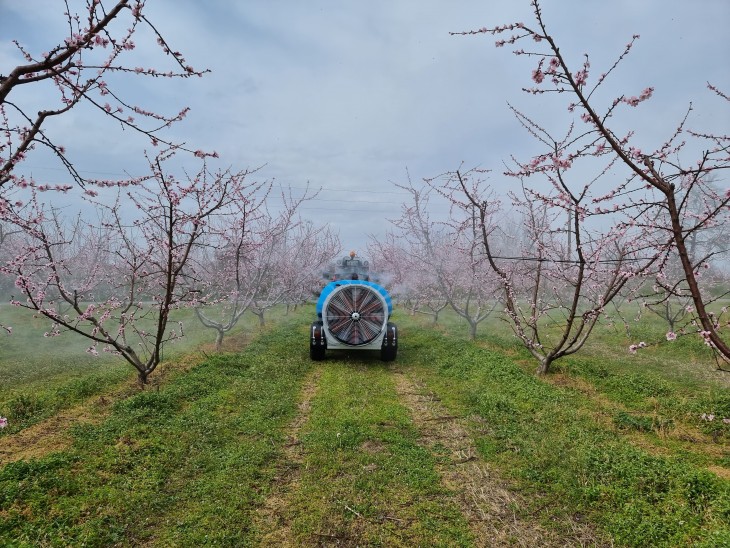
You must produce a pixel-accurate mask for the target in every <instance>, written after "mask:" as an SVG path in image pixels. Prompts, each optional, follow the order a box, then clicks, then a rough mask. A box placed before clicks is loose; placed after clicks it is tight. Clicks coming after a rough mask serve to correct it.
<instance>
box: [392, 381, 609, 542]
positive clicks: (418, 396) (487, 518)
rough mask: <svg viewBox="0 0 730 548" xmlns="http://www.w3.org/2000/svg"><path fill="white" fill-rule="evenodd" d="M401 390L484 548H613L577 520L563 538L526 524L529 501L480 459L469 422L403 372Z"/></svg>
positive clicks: (398, 386) (398, 384)
mask: <svg viewBox="0 0 730 548" xmlns="http://www.w3.org/2000/svg"><path fill="white" fill-rule="evenodd" d="M394 378H395V383H396V389H397V391H398V394H399V395H400V397H401V401H402V402H403V403H404V404H405V406H406V407H407V408H408V409H409V410H410V412H411V415H412V418H413V422H414V424H415V426H416V428H418V430H419V431H420V433H421V443H422V444H423V446H424V447H426V448H427V449H429V450H430V451H432V452H434V453H439V454H444V453H445V452H446V453H448V458H446V459H440V460H439V462H438V464H437V472H438V473H439V475H440V476H441V478H442V482H443V484H444V485H445V486H446V487H447V488H448V489H449V490H451V491H453V493H454V495H453V497H454V502H455V503H456V504H457V505H458V506H459V508H460V509H461V511H462V513H463V514H464V516H465V517H466V519H467V521H468V522H469V526H470V528H471V530H472V532H473V534H474V537H475V539H476V540H477V545H478V546H513V547H514V546H526V547H527V546H529V547H532V546H543V547H551V546H555V547H565V546H604V545H605V546H608V545H610V544H609V543H606V542H605V541H604V540H603V539H601V538H600V537H599V536H598V535H597V534H596V533H595V532H594V531H592V530H591V528H590V527H588V526H587V525H585V524H582V523H580V522H579V521H578V520H577V519H576V520H575V521H573V522H570V523H563V524H562V527H561V529H562V530H563V531H567V533H565V534H559V533H557V532H555V531H553V530H547V529H545V528H544V527H542V526H541V525H540V524H539V523H536V522H532V521H529V520H525V519H524V518H522V517H520V516H519V515H518V514H517V512H516V511H515V509H518V508H522V507H525V506H526V503H525V500H524V499H523V497H522V496H521V495H520V494H519V493H517V492H515V491H514V490H513V489H511V488H510V485H509V483H508V482H507V481H506V480H505V479H503V478H502V477H500V475H499V473H498V472H497V471H495V470H494V469H493V468H492V467H490V466H489V464H488V463H487V462H485V461H484V460H483V459H481V458H480V457H479V455H478V452H477V449H476V447H475V445H474V441H473V439H472V438H471V436H470V435H469V433H468V431H467V429H466V428H465V426H464V425H465V424H466V419H465V418H462V417H457V416H453V415H451V414H450V413H449V411H448V410H446V408H445V407H444V406H443V405H442V404H441V403H440V401H439V399H438V397H436V395H435V394H433V393H432V392H430V391H429V390H428V388H427V387H426V386H424V385H423V384H422V383H420V382H419V381H415V380H413V379H411V378H409V376H408V375H407V374H406V373H404V372H402V371H395V372H394Z"/></svg>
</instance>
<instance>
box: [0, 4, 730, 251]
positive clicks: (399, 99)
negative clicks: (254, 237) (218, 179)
mask: <svg viewBox="0 0 730 548" xmlns="http://www.w3.org/2000/svg"><path fill="white" fill-rule="evenodd" d="M110 3H111V2H110ZM147 4H148V5H147V8H146V13H147V15H148V17H149V18H150V19H151V20H152V21H153V22H154V23H155V24H156V25H157V27H158V29H159V30H160V31H161V32H162V34H163V35H164V36H165V37H166V38H167V39H168V41H169V42H170V43H171V45H172V46H173V47H175V48H176V49H179V50H181V51H182V52H183V53H184V55H185V57H186V58H187V61H188V62H189V63H190V64H191V65H193V66H194V67H196V68H209V69H211V71H212V72H211V74H209V75H207V76H205V77H204V78H203V79H197V78H196V79H192V80H189V81H184V82H174V81H164V80H154V81H146V82H140V79H139V78H130V79H128V80H127V84H125V85H127V86H129V87H128V93H129V94H130V95H131V96H133V97H134V98H135V99H139V102H140V103H141V105H142V106H145V107H147V108H149V109H150V110H154V109H156V108H157V109H161V110H164V111H166V112H171V111H172V110H173V107H175V109H176V108H177V107H182V106H185V105H188V106H190V107H191V108H192V111H191V113H190V115H189V116H188V117H187V119H186V120H185V121H184V122H182V123H181V124H179V125H177V126H176V127H175V128H174V130H173V132H174V135H175V138H178V139H181V140H183V141H185V142H187V143H188V145H189V146H191V147H192V148H203V149H206V150H215V151H217V152H218V153H219V154H220V156H221V160H220V162H221V165H222V166H229V165H230V166H233V167H234V168H235V169H243V168H247V167H254V166H260V165H264V164H265V167H264V168H263V170H262V172H261V175H262V177H266V178H273V179H275V180H276V182H277V184H282V185H285V186H291V187H294V188H295V189H301V188H303V187H304V186H305V185H306V184H307V183H308V182H309V184H310V185H311V186H312V187H313V188H320V187H321V188H322V191H321V193H320V196H319V198H318V199H317V200H316V201H315V202H310V203H308V204H307V205H306V206H305V208H304V210H303V211H302V213H303V215H304V216H305V217H307V218H310V219H313V220H315V221H316V222H318V223H330V225H331V226H332V228H333V229H335V231H338V232H339V234H340V238H341V241H342V244H343V248H344V250H348V249H351V248H354V249H359V250H364V247H365V242H366V241H367V236H368V235H370V234H372V235H375V236H376V237H378V236H381V235H383V234H384V232H385V230H386V229H387V228H388V226H389V224H388V219H390V218H394V217H397V216H398V214H399V204H400V203H401V201H402V200H403V199H404V198H405V196H404V195H403V193H401V192H399V191H398V189H397V188H395V187H393V185H392V182H394V181H395V182H404V181H405V179H406V170H408V172H409V173H410V175H411V178H412V179H413V180H414V181H420V180H421V179H422V178H423V177H433V176H435V175H438V174H439V173H442V172H444V171H447V170H453V169H456V168H457V167H459V166H460V165H461V164H462V162H463V163H464V165H465V166H466V167H473V166H477V165H479V166H482V167H484V168H492V169H495V170H496V171H499V170H500V167H501V165H502V163H503V162H505V161H507V160H508V158H509V157H510V155H512V154H514V155H517V156H519V157H521V158H525V157H529V155H530V154H531V153H532V152H534V151H535V150H536V149H535V148H534V146H535V145H534V144H533V143H532V142H531V141H530V139H529V137H528V136H527V135H526V134H525V133H524V130H522V129H521V128H520V126H519V125H518V124H517V123H516V121H515V120H514V118H513V117H512V115H511V114H510V113H509V110H508V108H507V102H508V101H509V102H510V103H512V104H514V105H515V106H517V107H518V108H520V109H522V110H524V111H525V112H527V113H530V114H533V115H534V116H535V117H536V118H537V119H538V120H540V121H543V122H544V123H545V124H546V125H550V124H551V123H553V122H555V123H557V121H558V120H560V121H563V122H564V121H565V120H566V115H567V113H566V111H565V110H564V109H562V108H557V107H555V106H554V105H555V103H550V102H546V101H545V100H543V99H541V98H537V99H536V98H535V97H532V96H528V95H526V94H524V93H522V92H521V91H520V89H521V88H522V87H523V86H530V85H531V81H530V73H531V70H532V69H533V68H534V66H533V63H532V62H530V61H529V60H526V59H520V58H516V57H515V56H514V55H512V54H511V49H510V48H509V47H507V48H500V49H497V48H495V47H494V40H495V39H494V37H492V36H491V35H479V36H450V35H449V32H450V31H463V30H470V29H477V28H480V27H485V26H486V27H492V26H496V25H500V24H504V23H512V22H518V21H524V22H525V23H528V24H531V23H532V22H533V18H532V13H531V10H530V6H529V2H528V1H527V0H453V1H445V0H442V1H435V0H407V1H404V0H401V1H394V0H389V1H385V0H371V1H367V2H365V1H360V2H355V1H352V0H350V1H343V0H339V1H334V0H329V1H324V0H308V1H306V2H302V1H299V0H267V1H258V2H254V1H252V0H251V1H245V2H244V1H238V2H233V1H224V0H206V1H199V0H148V2H147ZM62 5H63V3H62V2H61V1H60V0H25V1H23V2H21V1H19V0H0V73H7V72H9V70H10V69H11V68H12V67H13V66H14V65H15V64H18V63H19V62H20V58H19V57H18V54H17V52H16V50H15V48H14V46H13V45H12V43H11V40H12V39H18V40H19V41H20V42H21V43H23V44H25V45H27V47H28V48H29V49H30V50H31V51H34V52H35V53H40V52H42V51H47V50H48V49H49V48H50V47H52V46H53V45H54V44H55V43H58V42H60V41H61V40H62V39H63V38H64V37H65V34H64V27H63V18H62V17H59V13H60V12H61V11H62ZM543 10H544V18H545V20H546V22H547V24H548V29H549V30H550V31H551V32H552V34H553V35H554V36H555V38H556V39H557V41H558V43H559V45H560V46H561V51H563V52H564V54H566V55H567V56H568V59H569V60H571V61H573V62H574V63H575V66H576V68H578V66H577V65H578V64H579V63H581V62H582V54H583V53H589V54H590V56H591V64H592V68H593V71H594V73H595V74H598V73H600V72H603V71H605V70H606V69H607V68H608V67H609V66H610V64H611V63H612V62H613V61H614V60H615V59H616V58H617V56H618V55H619V54H620V53H621V52H622V51H623V48H624V46H625V44H626V43H627V42H628V41H629V40H630V39H631V36H632V35H633V34H640V35H641V39H640V40H639V41H638V43H637V44H636V46H635V48H634V50H633V52H632V54H631V55H630V56H629V58H628V59H627V60H626V61H625V62H624V63H623V64H622V65H621V66H620V69H619V70H617V71H616V73H615V74H614V75H613V78H612V79H611V80H610V81H609V82H608V84H609V86H610V88H609V89H610V92H611V93H610V95H616V96H617V95H620V94H622V93H625V94H627V95H638V94H639V93H640V92H641V91H642V90H643V89H644V88H646V87H648V86H652V87H654V88H655V94H654V97H653V99H652V101H651V102H650V103H648V104H646V105H644V106H642V109H641V112H640V113H637V115H636V119H635V122H633V126H634V128H635V129H636V131H637V142H638V144H639V145H642V146H644V147H646V148H647V149H650V148H651V149H653V148H656V147H657V146H659V145H660V144H661V143H662V142H663V140H664V139H665V138H666V137H668V136H669V135H670V134H671V132H672V130H673V128H674V126H675V125H676V123H677V121H678V120H680V119H681V117H682V116H683V115H684V113H685V111H686V109H687V107H688V106H689V103H690V102H692V103H693V105H694V106H695V111H694V112H693V115H692V118H691V123H690V126H691V127H696V128H698V129H711V130H714V131H717V132H722V133H727V132H728V128H730V108H728V106H727V104H723V102H722V101H720V100H718V99H717V97H715V96H713V95H712V94H711V93H710V92H709V91H708V90H707V89H706V82H707V81H710V82H711V83H713V84H715V85H717V86H719V87H720V88H721V89H724V90H725V92H730V38H729V36H730V33H729V32H728V28H729V27H730V1H728V0H695V1H692V2H688V1H686V0H615V1H613V2H606V1H605V0H602V1H599V0H544V2H543ZM142 38H143V37H142V36H140V37H138V38H137V39H136V40H135V41H136V43H137V45H138V50H139V51H137V52H136V54H137V55H142V56H145V55H149V58H150V64H152V63H154V59H155V58H156V57H155V55H152V53H151V52H148V51H147V49H146V48H148V47H149V44H148V43H147V42H148V41H146V40H143V39H142ZM637 112H638V111H637ZM52 129H53V131H55V132H56V136H57V137H58V139H57V140H59V141H63V144H65V145H66V146H67V148H68V149H69V153H70V154H71V155H72V157H73V158H74V160H75V162H76V164H77V166H78V167H79V168H80V169H82V170H86V171H88V172H94V173H104V174H109V175H112V176H114V175H121V174H122V173H123V172H124V171H125V170H126V171H129V172H132V173H135V172H136V173H138V172H139V170H141V169H142V166H143V165H144V164H143V162H142V161H141V160H140V155H139V150H140V147H141V146H144V143H143V142H142V141H141V140H140V139H135V138H134V137H133V136H132V135H129V134H128V133H122V132H120V131H119V130H118V128H114V127H111V126H108V125H105V124H104V122H103V121H101V122H100V121H98V120H96V119H88V118H87V117H85V116H84V114H83V112H82V111H80V112H79V113H76V114H74V115H73V116H68V117H67V119H66V120H65V121H64V122H63V123H58V124H57V126H56V127H53V128H52ZM192 165H193V169H194V167H195V164H192ZM23 169H24V170H25V171H27V172H32V173H33V175H34V177H35V178H36V179H37V180H44V179H46V178H47V179H48V181H49V182H54V183H55V182H64V181H67V180H68V177H67V176H66V175H65V174H64V172H63V171H62V170H60V169H59V168H58V166H57V165H55V164H53V163H52V162H51V161H50V160H48V159H47V158H44V157H42V156H41V155H38V156H36V157H31V158H30V159H29V161H28V162H27V163H26V164H25V166H24V167H23ZM493 182H494V184H496V185H506V184H509V182H508V181H504V180H502V179H501V178H499V177H496V178H495V179H494V181H493ZM724 184H726V183H724Z"/></svg>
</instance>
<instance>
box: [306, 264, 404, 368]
mask: <svg viewBox="0 0 730 548" xmlns="http://www.w3.org/2000/svg"><path fill="white" fill-rule="evenodd" d="M325 276H326V277H327V278H328V279H331V281H330V282H329V283H327V285H325V286H324V288H323V289H322V292H321V293H320V295H319V299H317V319H316V320H315V321H314V322H312V326H311V337H310V346H309V354H310V357H311V358H312V359H313V360H323V359H324V358H325V353H326V350H327V349H330V350H344V349H347V350H379V351H380V357H381V359H382V360H383V361H392V360H394V359H395V357H396V354H397V351H398V329H397V327H396V325H395V324H393V323H392V322H390V316H391V315H392V313H393V302H392V300H391V298H390V295H389V294H388V291H387V290H386V289H385V288H384V287H383V286H382V285H380V284H378V283H376V282H374V281H370V273H369V265H368V262H367V261H362V260H361V259H359V258H356V257H355V253H354V252H352V253H350V256H349V257H344V258H343V259H341V260H339V261H337V263H335V265H332V266H331V267H330V271H328V272H326V273H325ZM332 278H334V279H332Z"/></svg>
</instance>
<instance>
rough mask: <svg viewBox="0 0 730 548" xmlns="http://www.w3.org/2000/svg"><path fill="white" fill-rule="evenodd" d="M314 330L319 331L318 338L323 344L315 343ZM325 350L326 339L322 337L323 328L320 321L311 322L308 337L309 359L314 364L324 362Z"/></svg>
mask: <svg viewBox="0 0 730 548" xmlns="http://www.w3.org/2000/svg"><path fill="white" fill-rule="evenodd" d="M315 329H317V330H318V331H319V337H321V339H320V340H321V341H322V343H323V344H316V343H315V340H314V339H315ZM326 350H327V339H326V338H325V336H324V327H323V324H322V322H321V321H317V322H312V328H311V331H310V336H309V357H310V358H311V359H312V360H313V361H316V362H321V361H322V360H324V356H325V351H326Z"/></svg>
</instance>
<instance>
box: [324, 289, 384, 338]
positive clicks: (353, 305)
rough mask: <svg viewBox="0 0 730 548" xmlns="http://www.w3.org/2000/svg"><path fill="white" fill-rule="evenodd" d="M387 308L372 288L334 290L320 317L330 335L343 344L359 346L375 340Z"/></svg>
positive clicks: (380, 329) (380, 330)
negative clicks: (322, 318) (324, 321)
mask: <svg viewBox="0 0 730 548" xmlns="http://www.w3.org/2000/svg"><path fill="white" fill-rule="evenodd" d="M386 311H387V305H386V303H385V301H384V300H383V298H382V296H381V295H380V294H379V293H378V292H377V291H375V290H374V289H372V288H370V287H367V286H362V285H345V286H342V287H339V288H337V289H336V290H335V291H334V292H333V293H332V295H331V296H330V298H329V300H328V302H327V303H326V305H325V310H324V314H323V316H324V317H325V319H326V321H327V329H328V331H329V332H330V334H331V335H332V336H333V337H334V338H336V339H337V340H338V341H340V342H341V343H343V344H347V345H350V346H359V345H363V344H367V343H369V342H371V341H372V340H374V339H375V338H376V337H377V336H378V335H380V333H381V332H382V330H383V325H384V324H385V321H386V316H387V313H386Z"/></svg>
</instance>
